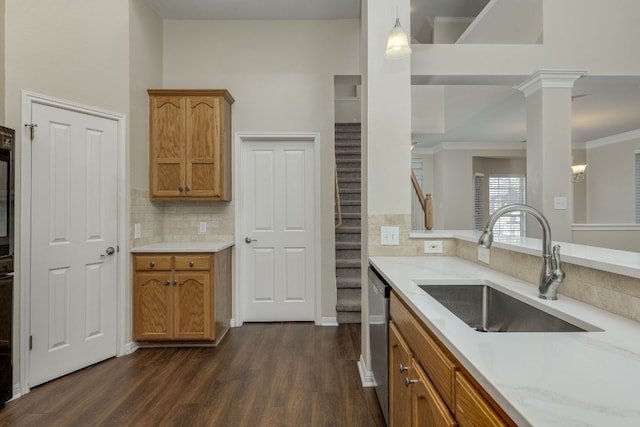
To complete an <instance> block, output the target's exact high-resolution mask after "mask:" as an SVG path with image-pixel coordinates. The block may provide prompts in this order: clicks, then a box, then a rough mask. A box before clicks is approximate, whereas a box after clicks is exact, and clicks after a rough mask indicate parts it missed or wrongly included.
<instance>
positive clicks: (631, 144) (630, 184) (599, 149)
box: [586, 134, 640, 224]
mask: <svg viewBox="0 0 640 427" xmlns="http://www.w3.org/2000/svg"><path fill="white" fill-rule="evenodd" d="M639 135H640V134H639ZM637 150H640V136H636V138H634V139H632V140H628V141H622V142H617V143H612V144H606V145H600V146H596V147H592V148H590V147H589V144H588V145H587V165H588V166H587V172H586V182H587V223H590V224H633V223H635V202H636V196H635V189H636V188H635V177H636V175H635V173H636V172H635V154H634V152H635V151H637Z"/></svg>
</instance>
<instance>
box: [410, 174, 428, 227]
mask: <svg viewBox="0 0 640 427" xmlns="http://www.w3.org/2000/svg"><path fill="white" fill-rule="evenodd" d="M411 186H412V187H413V190H414V197H413V198H412V200H411V205H412V215H411V217H412V218H411V219H412V220H411V222H412V224H411V228H412V229H413V230H431V229H432V228H433V199H432V198H431V194H425V195H423V194H422V188H420V183H419V182H418V178H417V177H416V174H415V172H413V170H411Z"/></svg>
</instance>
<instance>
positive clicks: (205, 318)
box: [173, 271, 215, 340]
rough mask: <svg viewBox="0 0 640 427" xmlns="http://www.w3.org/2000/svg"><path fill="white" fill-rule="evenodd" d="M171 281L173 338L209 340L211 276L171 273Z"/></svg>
mask: <svg viewBox="0 0 640 427" xmlns="http://www.w3.org/2000/svg"><path fill="white" fill-rule="evenodd" d="M174 279H175V280H176V282H177V283H176V285H174V286H173V288H174V310H173V315H174V319H173V324H174V338H175V339H178V340H213V339H214V338H215V336H214V330H213V328H212V307H213V294H212V289H211V288H212V280H211V273H210V272H207V271H190V272H175V274H174Z"/></svg>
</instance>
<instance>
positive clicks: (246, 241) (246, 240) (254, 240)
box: [244, 237, 257, 243]
mask: <svg viewBox="0 0 640 427" xmlns="http://www.w3.org/2000/svg"><path fill="white" fill-rule="evenodd" d="M244 242H245V243H251V242H257V240H256V239H252V238H251V237H245V238H244Z"/></svg>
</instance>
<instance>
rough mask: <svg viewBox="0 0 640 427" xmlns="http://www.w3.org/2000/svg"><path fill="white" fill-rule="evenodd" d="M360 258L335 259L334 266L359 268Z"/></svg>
mask: <svg viewBox="0 0 640 427" xmlns="http://www.w3.org/2000/svg"><path fill="white" fill-rule="evenodd" d="M361 265H362V263H361V261H360V259H337V260H336V268H360V266H361Z"/></svg>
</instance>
